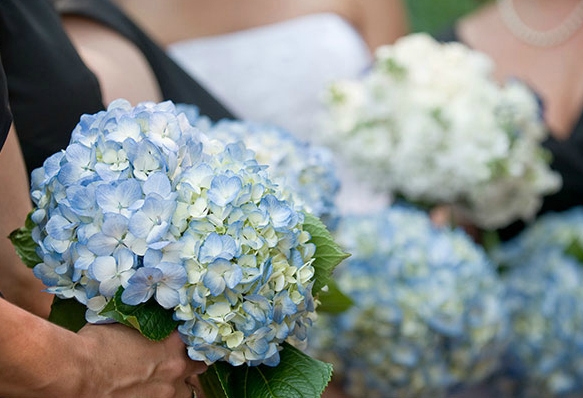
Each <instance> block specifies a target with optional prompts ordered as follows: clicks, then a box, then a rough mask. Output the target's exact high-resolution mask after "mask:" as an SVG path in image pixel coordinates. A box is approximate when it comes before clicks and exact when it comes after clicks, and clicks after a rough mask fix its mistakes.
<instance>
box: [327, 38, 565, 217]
mask: <svg viewBox="0 0 583 398" xmlns="http://www.w3.org/2000/svg"><path fill="white" fill-rule="evenodd" d="M492 72H493V62H492V60H491V59H489V58H488V57H487V56H486V55H485V54H482V53H480V52H477V51H474V50H471V49H469V48H468V47H466V46H464V45H463V44H460V43H439V42H437V41H435V40H434V39H432V38H431V37H430V36H429V35H427V34H424V33H416V34H411V35H408V36H406V37H403V38H401V39H399V40H397V41H396V42H395V43H394V44H393V45H386V46H381V47H379V48H378V49H377V51H376V58H375V62H374V65H373V68H372V69H371V70H370V72H369V73H367V74H366V75H364V77H363V78H362V79H360V80H343V81H337V82H335V83H333V84H332V85H331V87H330V88H329V90H328V91H327V96H326V104H327V107H328V112H327V113H326V115H325V117H324V120H323V128H322V130H323V131H324V132H325V136H326V137H327V138H326V139H325V141H326V142H327V143H328V144H330V145H331V146H333V147H334V148H335V149H336V151H337V152H338V153H339V154H340V155H341V156H342V157H343V158H345V159H347V160H348V161H349V162H350V164H351V165H352V166H353V168H354V170H355V171H356V172H357V173H358V175H359V176H360V177H361V178H362V179H363V180H366V181H368V182H369V183H370V184H371V185H372V186H374V187H376V189H377V190H379V191H381V192H386V193H388V194H390V195H392V196H397V197H403V198H404V199H406V200H408V201H410V202H413V203H417V204H423V205H428V206H435V205H441V204H451V205H456V206H457V207H459V209H460V210H462V211H463V212H464V213H465V214H466V216H467V217H468V218H469V219H470V220H471V221H472V222H474V223H475V224H476V225H478V226H480V227H483V228H487V229H493V228H498V227H501V226H504V225H506V224H508V223H510V222H512V221H514V220H516V219H525V220H528V219H531V218H532V217H533V216H534V215H535V213H536V212H537V210H538V209H539V207H540V205H541V200H542V196H544V195H546V194H549V193H551V192H554V191H555V190H556V189H558V187H559V186H560V182H561V181H560V178H559V176H558V174H556V173H554V172H552V171H551V170H550V168H549V164H548V163H549V160H550V154H549V153H548V152H547V151H545V150H544V149H543V148H542V147H541V142H542V141H543V140H544V139H545V137H546V135H547V131H546V128H545V125H544V124H543V121H542V116H541V110H540V105H539V101H538V100H537V98H536V96H535V95H534V94H533V93H532V91H531V90H529V88H528V87H526V86H525V85H524V84H522V83H521V82H519V81H517V80H512V81H509V82H507V83H506V84H505V85H504V86H500V85H499V84H497V82H496V81H495V79H494V77H493V73H492Z"/></svg>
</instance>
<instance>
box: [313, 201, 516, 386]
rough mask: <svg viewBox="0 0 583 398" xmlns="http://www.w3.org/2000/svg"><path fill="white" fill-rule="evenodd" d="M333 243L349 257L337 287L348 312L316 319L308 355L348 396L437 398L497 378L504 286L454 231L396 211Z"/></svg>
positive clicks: (349, 221)
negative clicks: (322, 363) (325, 365)
mask: <svg viewBox="0 0 583 398" xmlns="http://www.w3.org/2000/svg"><path fill="white" fill-rule="evenodd" d="M337 241H338V242H339V243H340V244H342V245H343V246H344V247H345V250H347V251H348V252H350V253H352V256H351V257H350V258H348V259H347V260H346V261H345V262H343V263H342V264H340V266H339V267H338V268H337V269H336V279H337V281H338V284H339V287H340V288H341V289H342V291H344V292H345V293H347V294H348V295H349V296H350V297H351V298H352V300H353V301H354V306H353V307H352V308H351V309H349V310H348V311H347V312H345V313H343V314H341V315H339V316H335V317H328V316H326V317H325V316H324V315H319V316H318V321H317V322H316V323H315V325H314V328H312V333H311V341H310V347H312V349H313V350H314V353H318V354H319V355H320V356H322V357H323V358H324V359H327V360H329V361H331V362H333V363H334V364H335V371H336V374H337V375H339V376H340V377H341V380H342V381H343V383H344V386H345V389H346V391H347V392H348V393H349V394H350V395H351V396H354V397H367V398H368V397H373V398H377V397H379V398H380V397H432V398H433V397H441V396H445V394H446V393H447V392H448V391H450V390H451V389H452V388H454V387H461V386H470V385H472V384H474V383H479V382H480V381H482V380H484V379H485V378H486V377H487V376H489V375H490V374H491V373H493V372H494V371H495V370H496V369H497V367H498V365H499V364H498V358H499V357H500V354H501V352H502V351H503V349H504V347H505V341H506V334H507V329H508V327H507V315H506V312H505V308H504V305H503V303H502V301H501V299H502V285H501V283H500V281H499V279H498V277H497V275H496V272H495V269H494V267H493V265H492V264H491V262H490V261H489V259H488V257H487V256H486V255H485V253H484V252H483V250H481V248H479V247H478V246H477V245H475V244H474V242H472V241H471V240H470V239H469V238H468V237H467V236H466V235H465V234H464V233H463V232H462V231H461V230H456V231H451V230H448V229H437V228H435V227H434V226H433V225H432V223H431V222H430V220H429V219H428V217H427V215H426V213H424V212H421V211H418V210H415V209H412V208H406V207H400V206H393V207H391V208H389V209H388V210H386V211H385V212H382V213H380V214H375V215H369V216H346V217H344V218H342V219H341V220H340V222H339V225H338V230H337Z"/></svg>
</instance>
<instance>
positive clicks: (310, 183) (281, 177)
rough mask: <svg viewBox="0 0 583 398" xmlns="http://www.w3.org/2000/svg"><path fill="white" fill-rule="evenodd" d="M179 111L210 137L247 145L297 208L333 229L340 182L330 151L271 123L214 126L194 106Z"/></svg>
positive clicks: (246, 122)
mask: <svg viewBox="0 0 583 398" xmlns="http://www.w3.org/2000/svg"><path fill="white" fill-rule="evenodd" d="M179 109H180V110H181V111H184V112H185V114H187V115H188V116H189V120H190V121H191V123H192V124H193V125H195V126H197V127H198V128H200V129H201V130H202V131H203V132H204V133H206V134H207V135H208V136H209V137H211V138H217V139H220V140H222V141H225V142H236V141H242V142H244V143H245V146H247V148H249V149H251V150H252V151H253V152H255V156H256V158H257V161H258V162H259V163H260V164H265V165H268V166H269V168H268V173H269V176H270V178H271V179H272V180H273V181H274V182H275V183H277V184H279V185H280V186H281V189H282V190H283V191H284V192H285V193H286V194H288V195H291V194H292V193H293V196H294V198H295V200H294V202H295V203H296V205H298V206H301V207H302V208H304V209H305V210H306V211H308V212H310V213H311V214H313V215H315V216H316V217H319V218H320V219H322V221H324V222H325V223H326V225H327V226H328V227H329V228H333V226H334V222H335V220H336V218H337V216H338V209H337V208H336V205H335V199H336V195H337V193H338V190H339V188H340V181H339V179H338V177H337V175H336V172H335V165H334V161H333V155H332V152H331V151H330V150H329V149H328V148H326V147H323V146H316V145H310V144H308V143H307V142H305V141H301V140H299V139H298V138H296V137H295V136H293V135H292V134H291V133H289V132H287V131H285V130H283V129H281V128H279V127H276V126H273V125H270V124H265V123H255V122H251V121H240V120H227V119H224V120H221V121H219V122H217V123H212V122H211V121H210V120H208V118H206V117H204V116H201V115H199V113H198V109H197V108H196V107H195V106H192V105H184V104H180V106H179Z"/></svg>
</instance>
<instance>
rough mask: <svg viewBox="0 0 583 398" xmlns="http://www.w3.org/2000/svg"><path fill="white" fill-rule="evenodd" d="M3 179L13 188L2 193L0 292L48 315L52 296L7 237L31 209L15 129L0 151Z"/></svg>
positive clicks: (0, 172)
mask: <svg viewBox="0 0 583 398" xmlns="http://www.w3.org/2000/svg"><path fill="white" fill-rule="evenodd" d="M0 181H1V186H3V187H11V189H7V190H3V191H2V195H0V253H2V256H1V257H0V273H1V275H2V277H1V278H0V291H1V292H2V294H3V295H4V296H5V297H6V299H7V300H10V301H11V302H13V303H14V304H16V305H18V306H19V307H21V308H24V309H26V310H28V311H30V312H32V313H35V314H37V315H39V316H41V317H46V316H48V314H49V309H50V304H51V302H52V300H53V297H52V295H50V294H48V293H44V292H42V290H43V289H44V285H43V284H42V282H41V281H40V280H39V279H37V278H35V277H34V276H33V274H32V270H30V269H29V268H27V267H25V266H24V264H22V262H21V261H20V258H19V257H18V256H17V255H16V251H15V250H14V247H13V246H12V242H10V240H9V239H8V235H9V234H10V232H12V231H14V230H15V229H17V228H20V227H21V226H23V225H24V220H25V219H26V216H27V214H28V213H29V212H30V210H31V209H32V207H31V203H30V199H29V194H28V189H29V186H28V179H27V174H26V171H25V168H24V162H23V159H22V155H21V152H20V146H19V144H18V140H17V138H16V135H15V132H14V130H13V129H12V130H11V131H10V134H9V135H8V138H7V140H6V143H5V146H4V148H3V150H2V151H1V152H0Z"/></svg>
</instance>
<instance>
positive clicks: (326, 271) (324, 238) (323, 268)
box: [304, 213, 350, 295]
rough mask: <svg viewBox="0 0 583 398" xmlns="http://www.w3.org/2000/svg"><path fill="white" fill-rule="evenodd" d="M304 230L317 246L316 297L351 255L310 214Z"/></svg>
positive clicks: (315, 260)
mask: <svg viewBox="0 0 583 398" xmlns="http://www.w3.org/2000/svg"><path fill="white" fill-rule="evenodd" d="M304 230H306V231H308V232H309V233H310V235H311V236H312V238H311V239H310V242H311V243H313V244H315V245H316V254H315V255H314V258H315V259H314V264H313V265H314V268H315V282H314V289H313V294H314V295H315V294H317V293H318V292H319V291H320V290H321V289H322V288H323V287H324V286H326V285H329V284H330V283H331V280H332V271H334V268H336V266H337V265H338V264H340V262H341V261H342V260H344V259H345V258H347V257H349V256H350V254H348V253H345V252H344V251H343V250H342V248H341V247H340V245H338V244H337V243H336V242H334V239H333V238H332V234H331V233H330V231H328V229H326V226H325V225H324V223H322V221H320V220H319V219H318V218H317V217H315V216H313V215H311V214H309V213H305V219H304Z"/></svg>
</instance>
